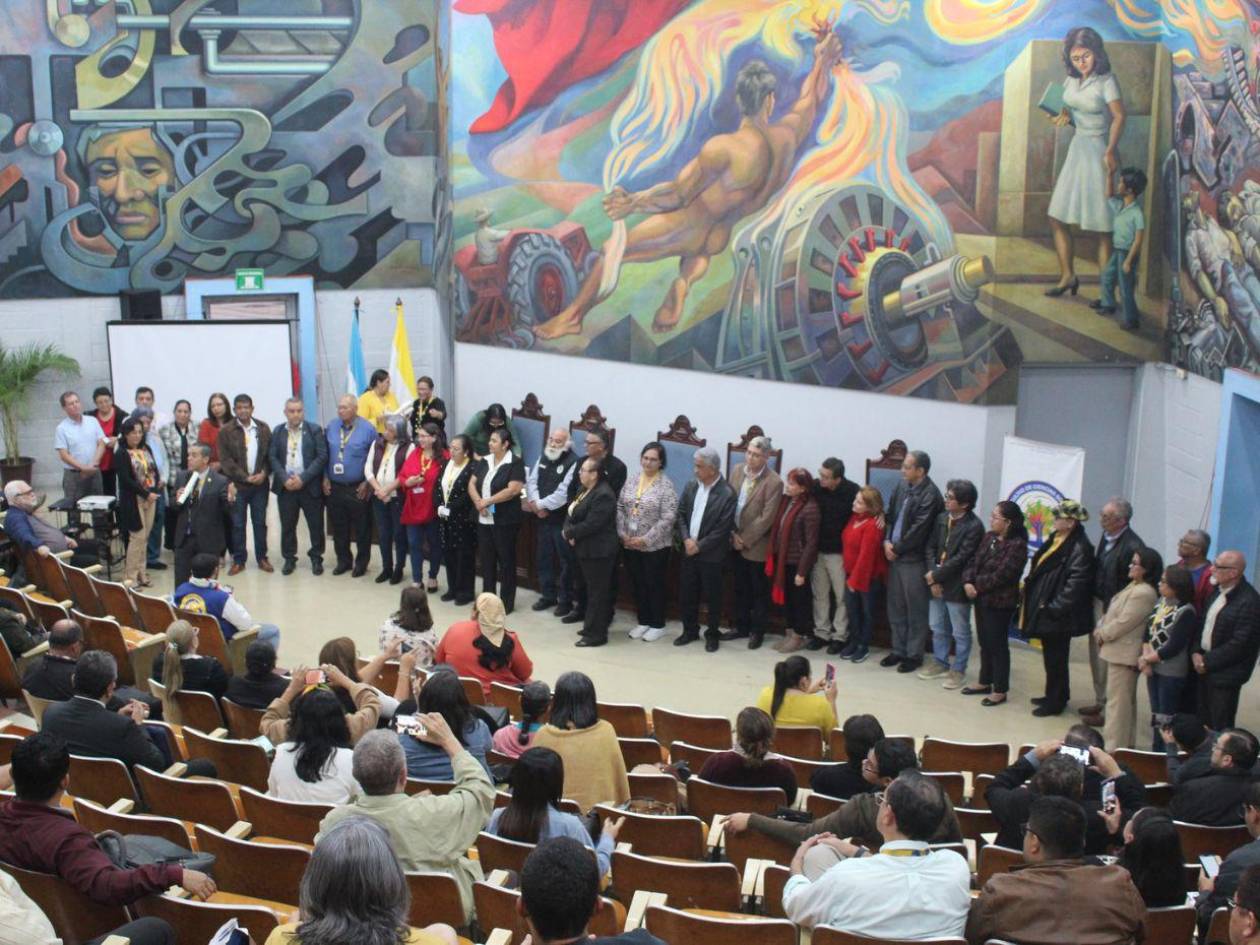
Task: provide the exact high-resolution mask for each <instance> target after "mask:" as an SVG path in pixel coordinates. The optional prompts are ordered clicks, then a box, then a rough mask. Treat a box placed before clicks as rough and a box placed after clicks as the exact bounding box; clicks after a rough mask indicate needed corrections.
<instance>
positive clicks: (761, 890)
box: [740, 857, 774, 899]
mask: <svg viewBox="0 0 1260 945" xmlns="http://www.w3.org/2000/svg"><path fill="white" fill-rule="evenodd" d="M772 866H774V860H757V859H753V858H751V857H750V858H749V859H748V862H746V863H745V864H744V881H743V885H742V886H741V887H740V895H742V896H745V897H747V898H749V899H760V898H762V897H763V896H765V894H766V870H768V869H769V868H770V867H772Z"/></svg>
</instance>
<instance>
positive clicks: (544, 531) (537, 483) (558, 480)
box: [525, 427, 577, 616]
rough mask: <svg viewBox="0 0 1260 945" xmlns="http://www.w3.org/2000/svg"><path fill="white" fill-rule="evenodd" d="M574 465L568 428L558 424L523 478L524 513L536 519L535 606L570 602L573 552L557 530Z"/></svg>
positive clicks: (564, 607) (543, 607) (561, 605)
mask: <svg viewBox="0 0 1260 945" xmlns="http://www.w3.org/2000/svg"><path fill="white" fill-rule="evenodd" d="M576 469H577V456H576V455H575V454H574V452H573V450H572V448H571V441H570V439H569V431H568V430H566V429H565V428H564V427H558V428H556V429H555V430H552V431H551V435H550V436H549V437H547V444H546V446H544V447H543V451H542V455H541V456H539V457H538V462H536V463H535V464H534V466H533V468H532V469H531V470H530V471H529V476H528V477H527V478H526V479H525V513H526V514H527V515H533V516H534V517H535V518H537V519H538V590H539V598H538V600H536V601H534V606H533V609H534V610H547V609H548V608H550V607H558V608H559V609H560V610H563V611H564V612H565V613H567V612H568V611H569V609H570V608H571V607H572V604H573V602H572V601H571V600H570V599H569V597H570V593H569V592H570V591H571V589H572V587H573V582H572V581H571V580H569V579H568V578H569V575H568V571H569V569H570V568H571V567H573V556H572V554H571V553H570V551H569V545H568V542H566V541H565V540H564V536H563V535H561V534H560V532H561V529H563V528H564V520H565V515H566V511H567V507H568V504H569V484H570V483H571V482H572V481H573V477H574V474H575V473H574V471H575V470H576ZM560 616H564V615H563V614H561V615H560Z"/></svg>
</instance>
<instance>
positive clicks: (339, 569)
mask: <svg viewBox="0 0 1260 945" xmlns="http://www.w3.org/2000/svg"><path fill="white" fill-rule="evenodd" d="M349 570H350V565H348V564H338V565H337V566H336V567H335V568H333V574H334V575H338V574H345V573H346V572H347V571H349Z"/></svg>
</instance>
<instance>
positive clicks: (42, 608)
mask: <svg viewBox="0 0 1260 945" xmlns="http://www.w3.org/2000/svg"><path fill="white" fill-rule="evenodd" d="M61 599H64V598H61ZM31 609H32V610H34V611H35V619H36V620H38V621H39V624H40V626H41V627H44V628H45V629H48V628H50V627H52V625H53V624H55V623H56V622H57V621H58V620H69V619H70V608H69V607H63V606H62V605H61V604H59V603H57V602H56V601H50V600H40V599H39V598H38V597H32V598H31Z"/></svg>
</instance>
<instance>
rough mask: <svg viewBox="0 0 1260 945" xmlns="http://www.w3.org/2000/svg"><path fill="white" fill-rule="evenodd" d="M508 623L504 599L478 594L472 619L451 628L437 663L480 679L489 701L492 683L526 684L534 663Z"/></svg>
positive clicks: (493, 595) (439, 650)
mask: <svg viewBox="0 0 1260 945" xmlns="http://www.w3.org/2000/svg"><path fill="white" fill-rule="evenodd" d="M506 621H507V614H506V612H505V609H504V607H503V600H502V599H501V598H500V597H499V596H498V595H497V594H484V593H483V594H478V595H477V602H476V603H475V604H473V610H472V616H471V618H470V619H469V620H461V621H459V622H458V623H453V624H451V625H450V627H448V628H447V630H446V633H444V634H443V635H442V639H441V641H440V642H439V643H438V648H437V652H436V653H434V654H433V662H434V663H447V664H449V665H450V666H452V667H454V669H455V672H457V673H459V675H461V676H474V677H476V678H477V679H478V680H480V681H481V688H482V689H483V690H484V691H485V694H486V698H487V699H488V698H489V697H490V684H491V683H492V682H500V683H503V684H504V685H505V686H517V687H520V686H523V685H525V683H527V682H529V678H530V676H532V675H533V674H534V664H533V661H531V660H530V658H529V656H528V655H526V653H525V647H523V646H521V641H520V639H519V638H518V637H517V636H516V634H515V633H513V632H512V631H511V630H508V629H507V627H506V626H505V624H506Z"/></svg>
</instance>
